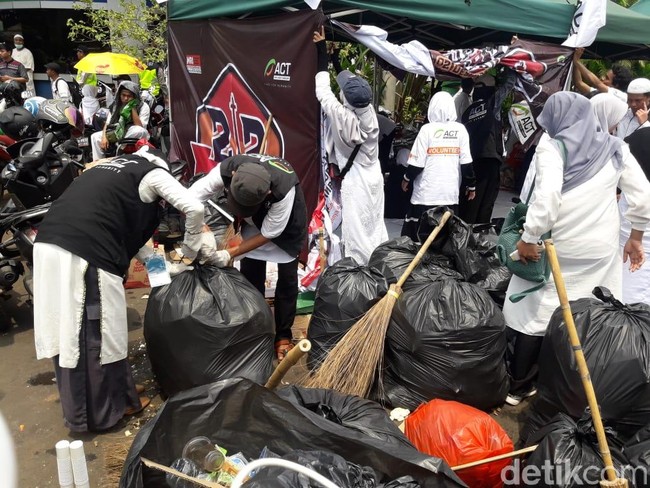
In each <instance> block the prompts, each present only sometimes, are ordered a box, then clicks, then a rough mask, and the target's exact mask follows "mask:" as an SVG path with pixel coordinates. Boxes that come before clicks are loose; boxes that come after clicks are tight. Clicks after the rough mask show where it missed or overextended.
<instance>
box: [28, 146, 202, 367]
mask: <svg viewBox="0 0 650 488" xmlns="http://www.w3.org/2000/svg"><path fill="white" fill-rule="evenodd" d="M137 154H138V155H140V156H143V157H146V158H147V159H149V160H150V161H151V162H152V163H154V164H156V165H159V166H162V165H164V164H165V163H164V162H163V161H162V160H160V159H158V158H155V156H153V155H151V154H149V153H148V152H147V151H142V150H141V151H138V153H137ZM109 164H110V163H109ZM90 171H92V170H90ZM138 194H139V196H140V200H142V201H143V202H145V203H151V202H154V201H155V200H156V199H157V198H158V197H160V198H163V199H165V200H166V201H167V202H169V203H170V204H171V205H173V206H174V207H176V208H177V209H178V210H180V211H181V212H183V213H184V214H185V215H186V221H185V228H186V234H185V240H184V244H185V245H186V246H188V247H190V248H191V249H192V250H194V251H197V252H198V250H199V249H200V247H201V230H202V228H203V205H201V203H200V202H199V201H198V200H197V199H196V198H194V197H192V195H191V193H190V192H189V191H188V190H187V189H186V188H184V187H183V185H181V184H180V183H179V182H178V181H176V179H175V178H174V177H173V176H172V175H171V174H170V173H169V172H168V171H164V170H162V169H155V170H153V171H150V172H149V173H147V174H146V175H145V176H144V178H142V180H141V181H140V185H139V186H138ZM151 253H153V249H152V248H150V247H148V246H143V247H142V248H141V249H140V251H139V252H138V254H137V255H136V258H138V259H140V260H143V259H145V258H146V257H147V256H148V255H150V254H151ZM48 263H56V265H55V266H56V267H57V269H58V273H53V272H52V268H51V265H50V264H48ZM87 268H88V262H87V261H85V260H84V259H82V258H81V257H79V256H76V255H74V254H72V253H70V252H69V251H66V250H65V249H62V248H60V247H58V246H55V245H53V244H45V243H40V242H37V243H36V244H35V246H34V287H35V290H34V304H35V307H34V341H35V344H36V357H37V359H43V358H51V357H54V356H56V355H59V365H60V366H61V367H63V368H74V367H76V366H77V362H78V360H79V339H78V338H79V329H80V327H81V320H82V317H83V307H84V290H85V284H84V275H85V272H86V269H87ZM97 273H98V278H99V283H100V290H101V295H100V300H101V318H100V320H101V324H100V328H101V332H102V346H101V363H102V364H109V363H113V362H115V361H120V360H122V359H124V358H125V357H126V355H127V348H128V335H127V332H128V331H127V315H126V298H125V295H124V286H123V284H122V277H121V276H117V275H114V274H111V273H109V272H107V271H104V270H102V269H98V270H97ZM62 297H64V299H62Z"/></svg>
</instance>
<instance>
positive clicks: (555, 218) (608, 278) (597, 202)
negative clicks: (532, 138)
mask: <svg viewBox="0 0 650 488" xmlns="http://www.w3.org/2000/svg"><path fill="white" fill-rule="evenodd" d="M623 151H624V158H623V160H624V161H623V163H624V164H623V168H622V169H621V170H620V171H617V170H616V169H615V168H614V165H613V164H612V163H611V162H609V163H607V164H606V165H605V166H604V167H603V168H602V169H601V170H600V171H599V172H598V173H597V174H596V175H594V177H593V178H591V179H590V180H589V181H587V182H585V183H583V184H582V185H580V186H577V187H576V188H573V189H571V190H569V191H567V192H566V193H561V191H562V182H563V161H562V156H561V155H560V152H559V151H558V149H557V146H556V145H555V144H554V143H553V142H552V141H551V139H549V138H548V137H544V138H542V139H541V140H540V143H539V145H538V146H537V151H536V153H535V158H534V160H533V164H532V165H531V169H530V170H529V174H528V176H527V178H526V183H525V184H524V188H523V189H522V192H521V196H522V200H525V199H526V197H527V195H528V192H529V189H530V184H531V182H532V179H533V176H532V175H533V174H534V175H536V176H535V189H534V191H533V194H532V197H531V201H530V206H529V209H528V213H527V215H526V224H525V229H524V230H525V232H524V234H523V235H522V239H523V240H524V241H526V242H535V241H536V240H537V239H539V237H540V236H541V235H543V234H544V233H546V232H547V231H548V230H549V229H550V230H551V231H552V238H553V242H554V244H555V248H556V250H557V255H558V260H559V262H560V268H561V270H562V275H563V277H564V281H565V283H566V289H567V294H568V297H569V300H577V299H579V298H584V297H590V296H592V295H591V292H592V290H593V289H594V287H596V286H605V287H607V288H609V289H610V290H611V292H612V293H613V294H614V296H615V297H617V298H620V297H621V292H622V286H621V276H622V265H623V259H622V256H621V252H620V249H619V244H618V242H619V240H618V237H619V228H620V218H619V212H618V207H617V204H616V187H617V186H619V187H620V188H621V189H623V191H625V192H626V194H627V195H628V201H629V203H630V207H629V209H628V212H627V214H626V217H627V219H628V220H630V221H631V222H632V226H633V228H637V229H643V228H645V226H646V225H647V224H648V222H650V183H648V181H647V180H646V178H645V175H644V174H643V171H642V170H641V167H640V166H639V164H638V163H637V161H636V160H635V159H634V157H633V156H632V155H631V154H630V151H629V149H628V148H627V146H624V147H623ZM532 286H534V283H532V282H530V281H526V280H523V279H521V278H519V277H517V276H513V277H512V279H511V280H510V285H509V286H508V291H507V294H506V300H505V304H504V307H503V313H504V315H505V319H506V324H507V325H508V327H510V328H512V329H514V330H516V331H519V332H522V333H524V334H527V335H532V336H541V335H544V333H545V332H546V328H547V326H548V322H549V319H550V318H551V315H552V314H553V312H554V311H555V309H556V308H557V307H558V306H559V305H560V302H559V299H558V297H557V292H556V289H555V284H554V283H553V278H552V277H551V278H550V279H549V282H548V283H547V284H546V286H544V288H542V289H541V290H538V291H536V292H534V293H531V294H530V295H528V296H526V297H525V298H524V299H523V300H521V301H520V302H517V303H512V302H511V301H510V300H509V297H510V295H512V294H514V293H519V292H522V291H524V290H526V289H529V288H531V287H532Z"/></svg>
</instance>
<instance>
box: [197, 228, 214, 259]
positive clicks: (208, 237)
mask: <svg viewBox="0 0 650 488" xmlns="http://www.w3.org/2000/svg"><path fill="white" fill-rule="evenodd" d="M216 252H217V240H216V239H215V238H214V234H213V233H212V232H211V231H206V232H203V233H202V234H201V249H199V262H201V263H205V262H209V261H210V259H212V256H214V254H215V253H216Z"/></svg>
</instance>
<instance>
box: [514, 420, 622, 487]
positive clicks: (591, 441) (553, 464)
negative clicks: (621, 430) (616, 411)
mask: <svg viewBox="0 0 650 488" xmlns="http://www.w3.org/2000/svg"><path fill="white" fill-rule="evenodd" d="M606 435H607V444H608V446H609V450H610V452H611V455H612V461H613V463H614V469H615V470H616V472H617V475H618V477H621V478H627V479H628V481H629V482H630V485H629V486H630V487H634V483H633V482H634V479H633V476H632V475H631V473H630V470H629V468H628V467H627V466H628V461H627V459H626V458H625V455H624V454H623V453H622V451H621V448H622V444H621V442H620V441H619V439H618V438H617V437H616V433H615V432H614V431H612V430H611V429H606ZM530 443H531V444H538V446H537V449H535V450H534V451H533V453H532V454H531V455H530V456H529V457H528V459H527V461H526V468H525V469H524V471H523V472H521V473H519V475H520V476H521V477H522V479H521V480H520V481H521V483H520V486H528V485H534V486H540V487H549V488H550V487H553V488H573V487H576V486H599V485H600V481H602V480H604V479H606V478H605V477H604V473H603V469H604V467H605V465H604V463H603V460H602V458H601V456H600V452H599V448H598V439H597V438H596V432H595V431H594V428H593V423H592V421H591V416H590V414H589V413H585V415H584V416H583V417H582V418H581V419H580V420H579V421H578V422H576V421H574V420H573V419H572V418H571V417H569V416H568V415H564V414H559V415H557V416H556V417H555V418H554V419H553V420H552V421H551V422H550V423H549V424H548V425H546V426H545V427H544V428H542V429H541V430H540V431H539V432H537V433H536V434H535V435H534V436H533V437H531V439H530ZM513 473H514V474H515V475H516V471H513ZM523 477H526V479H523Z"/></svg>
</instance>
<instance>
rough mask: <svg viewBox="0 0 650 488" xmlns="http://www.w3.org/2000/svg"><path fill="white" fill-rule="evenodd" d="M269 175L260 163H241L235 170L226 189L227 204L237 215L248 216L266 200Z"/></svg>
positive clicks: (269, 182)
mask: <svg viewBox="0 0 650 488" xmlns="http://www.w3.org/2000/svg"><path fill="white" fill-rule="evenodd" d="M270 189H271V175H270V174H269V172H268V171H267V170H266V169H265V168H264V167H263V166H262V165H260V164H257V163H243V164H242V165H241V166H239V167H238V168H237V169H236V170H235V174H234V175H233V176H232V181H231V183H230V188H229V190H228V206H229V207H230V210H232V212H233V213H234V214H235V215H237V216H238V217H250V216H252V215H254V214H255V213H256V212H257V210H258V209H259V208H260V205H262V203H263V202H264V200H266V197H267V196H268V194H269V190H270Z"/></svg>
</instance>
